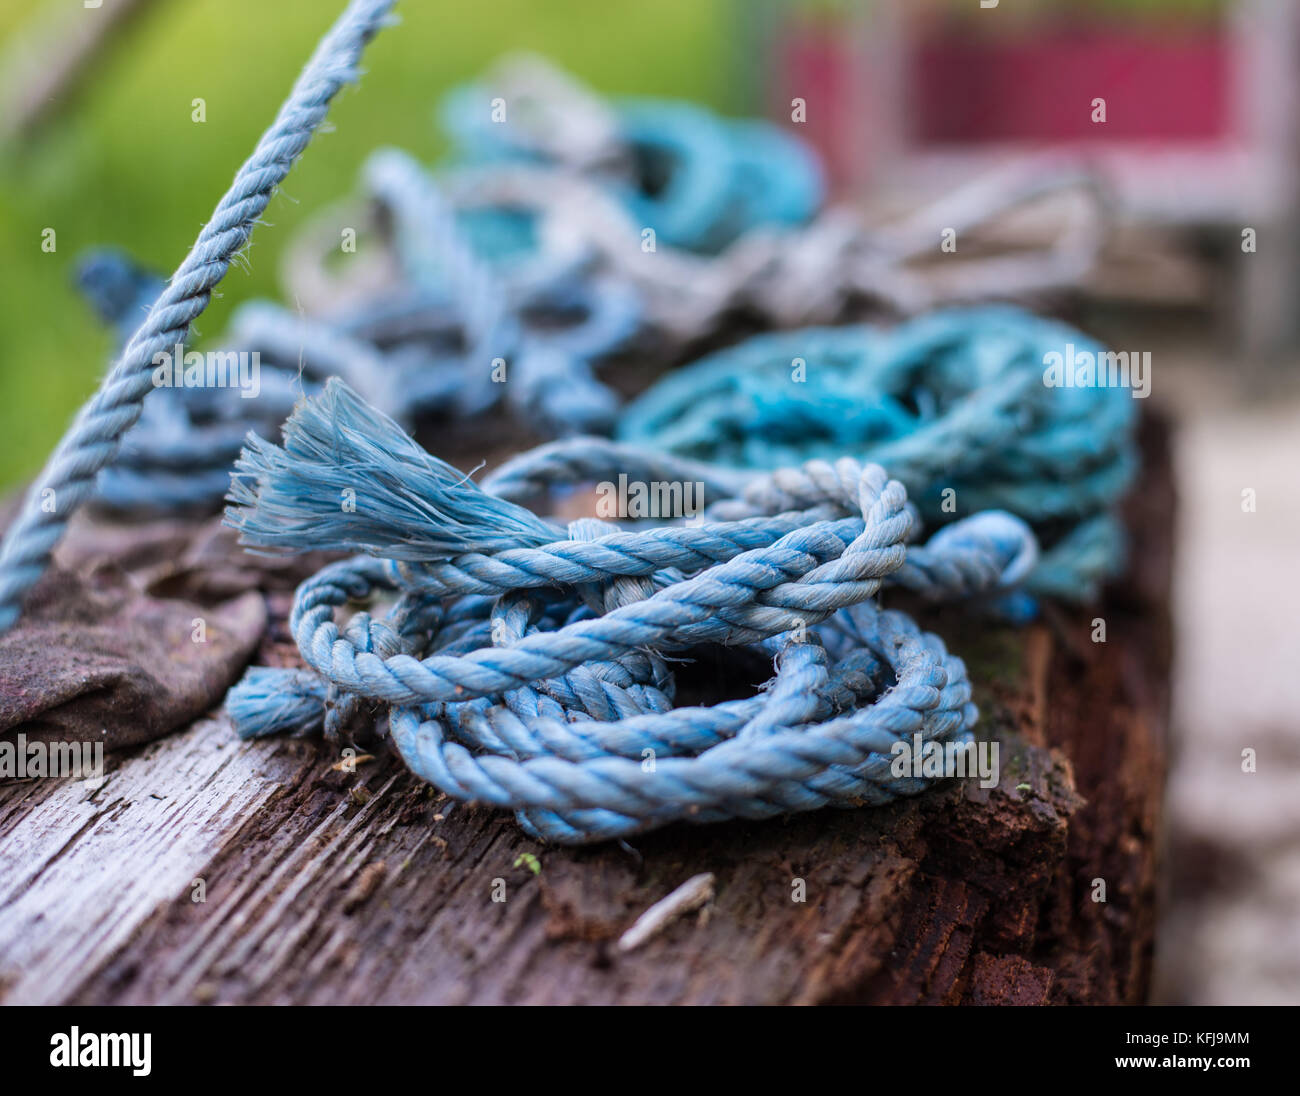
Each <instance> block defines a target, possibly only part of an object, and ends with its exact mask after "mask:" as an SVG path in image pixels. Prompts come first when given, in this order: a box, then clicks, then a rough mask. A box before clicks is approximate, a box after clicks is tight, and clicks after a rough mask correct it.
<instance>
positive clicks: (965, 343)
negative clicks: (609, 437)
mask: <svg viewBox="0 0 1300 1096" xmlns="http://www.w3.org/2000/svg"><path fill="white" fill-rule="evenodd" d="M1070 344H1072V345H1073V346H1074V348H1075V351H1076V352H1077V353H1083V352H1087V353H1091V354H1093V355H1094V356H1095V355H1100V354H1101V353H1102V352H1103V351H1102V347H1100V346H1099V345H1098V344H1097V343H1095V342H1094V341H1093V340H1092V339H1090V338H1089V337H1088V336H1086V335H1084V334H1083V333H1081V332H1079V331H1075V330H1073V329H1072V328H1070V327H1068V326H1066V325H1064V324H1060V323H1056V322H1054V321H1050V320H1045V319H1042V318H1039V317H1037V316H1034V315H1033V314H1031V313H1029V312H1026V311H1023V310H1021V309H1015V308H1011V307H993V308H983V309H953V310H948V311H943V312H937V313H932V314H929V315H926V316H922V317H919V318H917V319H914V320H911V321H909V322H907V323H905V324H902V325H900V326H898V327H896V328H894V329H892V330H884V329H876V328H870V327H842V328H820V329H818V328H812V329H806V330H802V331H794V332H782V333H777V334H771V335H761V336H757V337H755V338H752V339H750V340H748V341H746V342H744V343H741V344H740V345H738V346H735V347H731V348H728V349H726V350H722V351H719V352H717V353H715V354H713V355H710V356H709V357H707V358H705V359H703V360H701V361H698V362H696V363H695V364H694V365H691V366H688V367H686V368H684V369H681V370H678V371H676V372H674V373H671V374H668V375H667V376H665V377H663V378H662V379H661V380H659V381H658V383H656V384H655V385H654V386H652V387H651V388H650V389H649V390H648V391H647V392H645V393H644V394H643V395H642V396H641V397H640V398H638V399H637V400H635V401H633V402H632V403H631V404H629V405H628V406H627V407H626V408H625V409H624V412H623V415H622V417H621V420H620V422H619V425H618V429H617V431H616V436H617V437H618V439H619V440H620V441H623V442H626V443H628V444H629V445H630V446H632V447H635V446H648V445H653V446H655V447H658V448H661V449H663V450H665V451H666V452H668V453H672V454H675V455H678V456H681V457H686V458H691V459H693V460H696V461H703V462H710V463H713V464H718V465H723V466H731V467H734V468H738V469H743V468H771V467H773V466H779V465H784V464H798V463H802V462H804V461H807V460H810V459H827V458H833V457H834V456H837V455H839V454H840V453H845V452H850V453H854V454H856V455H859V456H860V457H861V458H862V459H863V460H866V461H871V462H875V463H878V464H881V465H882V466H884V467H885V468H888V469H889V471H890V474H891V475H893V476H895V477H897V478H898V480H899V481H900V482H902V483H903V484H904V485H905V486H906V487H907V490H908V494H909V497H910V498H911V499H912V500H913V501H914V502H915V503H916V505H917V507H918V509H919V510H920V513H921V516H922V517H923V518H924V519H925V520H926V521H927V522H937V523H942V522H945V521H949V520H951V518H952V515H953V512H954V508H955V512H957V513H962V514H969V513H972V512H975V511H980V510H986V509H1004V510H1008V511H1010V512H1011V513H1013V514H1015V515H1017V516H1018V517H1020V518H1022V519H1024V520H1025V521H1027V522H1029V523H1030V525H1032V526H1033V528H1034V530H1035V532H1036V533H1037V534H1038V536H1039V540H1040V542H1041V543H1042V544H1043V545H1044V549H1045V551H1044V556H1043V558H1042V560H1041V561H1040V563H1039V566H1038V568H1037V570H1036V571H1035V573H1034V574H1033V575H1032V576H1031V577H1030V580H1029V583H1028V589H1029V590H1031V591H1033V592H1035V593H1039V594H1050V595H1053V596H1057V597H1063V598H1066V599H1070V600H1077V599H1080V598H1082V599H1087V598H1090V597H1092V596H1095V594H1096V592H1097V590H1098V587H1099V584H1100V582H1101V580H1103V579H1104V578H1106V577H1107V576H1109V575H1111V574H1114V573H1115V572H1116V571H1117V570H1118V569H1119V567H1120V565H1121V563H1122V560H1123V538H1122V534H1121V530H1120V525H1119V522H1118V521H1117V519H1116V517H1115V515H1114V507H1115V505H1116V503H1117V502H1118V500H1119V498H1120V497H1121V496H1122V495H1123V493H1124V491H1125V490H1126V489H1127V487H1128V485H1129V483H1130V482H1131V480H1132V476H1133V473H1134V471H1135V468H1136V464H1137V456H1136V446H1135V442H1134V436H1133V430H1134V423H1135V420H1136V412H1135V410H1134V406H1133V398H1132V396H1131V394H1130V393H1129V392H1128V391H1127V390H1126V389H1124V388H1104V387H1048V386H1047V385H1046V384H1045V383H1044V378H1043V370H1044V367H1045V355H1047V354H1049V353H1051V352H1060V353H1062V354H1065V353H1066V351H1067V346H1068V345H1070ZM1098 360H1099V359H1098ZM535 459H537V458H535ZM543 459H544V458H543ZM512 474H514V475H526V474H527V471H526V469H521V468H519V467H516V468H515V469H514V470H513V472H512ZM950 492H951V493H950Z"/></svg>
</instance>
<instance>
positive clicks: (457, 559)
mask: <svg viewBox="0 0 1300 1096" xmlns="http://www.w3.org/2000/svg"><path fill="white" fill-rule="evenodd" d="M570 444H571V443H568V442H563V441H562V442H556V443H552V445H551V446H550V447H549V448H550V449H551V450H555V449H557V448H558V449H564V448H566V447H568V446H569V445H570ZM579 444H580V446H581V445H586V446H591V445H593V444H595V445H602V444H603V445H604V446H605V447H606V450H607V452H606V457H607V459H612V458H610V454H611V453H613V451H614V450H613V447H611V446H610V443H600V442H597V441H595V440H594V439H582V440H581V442H580V443H579ZM644 459H645V460H646V461H648V462H651V463H652V464H654V465H655V467H656V468H657V469H658V470H659V471H661V472H673V473H677V474H683V473H689V472H690V471H691V470H692V467H691V466H690V465H689V464H688V463H681V464H678V465H677V466H676V467H674V464H673V461H672V458H665V457H663V456H662V455H656V454H648V455H647V456H646V457H645V458H644ZM502 471H503V473H507V474H506V475H505V476H504V477H503V478H502V480H501V481H500V482H501V483H502V484H503V485H505V492H506V493H509V489H510V485H511V484H512V483H513V484H516V485H517V484H518V483H519V479H518V477H516V476H514V475H513V473H508V472H507V470H506V469H503V470H502ZM561 478H562V477H561ZM533 482H536V480H534V481H533ZM349 489H351V490H352V491H353V492H354V498H353V499H352V500H351V501H352V503H353V505H349V506H346V507H340V505H339V499H340V497H341V496H343V495H344V493H345V492H347V491H348V490H349ZM230 497H231V502H232V505H231V507H230V508H229V510H228V512H227V521H228V523H229V524H231V525H233V526H234V527H235V528H237V529H238V530H239V531H240V533H241V537H242V539H243V541H244V542H245V543H246V544H250V545H253V546H257V547H260V548H262V549H268V550H288V551H307V550H311V549H317V548H329V549H336V550H338V549H342V550H352V551H363V552H365V553H367V555H364V556H361V557H358V558H355V559H352V560H348V561H344V562H342V563H339V564H334V565H331V566H329V567H327V568H325V569H324V570H323V571H321V572H320V573H318V574H317V575H316V576H315V577H314V578H312V579H309V580H308V581H307V582H305V583H304V584H303V585H302V586H301V587H300V588H299V590H298V592H297V595H296V597H295V601H294V608H293V612H292V614H291V617H290V627H291V630H292V631H293V633H294V635H295V638H296V640H297V642H298V646H299V650H300V652H301V653H302V655H303V658H304V660H305V661H306V662H307V664H308V666H309V667H310V668H311V670H313V671H315V674H316V675H318V676H316V677H315V679H313V677H312V676H311V675H309V674H307V673H305V672H303V671H287V670H270V669H265V668H257V669H255V670H253V671H250V673H249V675H248V676H247V677H246V678H245V680H244V681H243V682H241V683H240V684H239V685H238V686H236V688H235V689H233V690H232V691H231V694H230V696H229V698H228V700H227V709H228V711H229V713H230V715H231V717H232V719H233V721H234V723H235V725H236V727H237V729H238V730H239V732H240V734H241V735H244V736H245V737H252V736H257V735H261V734H267V733H276V732H279V731H284V730H296V731H306V730H313V729H319V728H320V727H322V726H323V727H324V728H325V730H326V731H327V733H330V734H334V735H337V734H339V733H341V732H342V731H344V730H345V729H346V728H347V727H348V725H349V722H350V721H351V720H354V719H357V718H360V717H364V716H371V717H373V714H374V711H375V709H376V706H378V709H379V710H381V711H382V710H383V709H385V708H386V709H388V715H389V727H390V730H391V733H392V737H393V741H394V743H395V745H396V746H397V748H398V750H399V751H400V752H401V754H402V756H403V758H404V760H405V761H406V763H407V764H408V766H409V767H410V768H411V769H412V771H413V772H415V773H416V774H417V775H419V776H421V777H422V778H424V779H426V780H429V781H430V782H431V783H433V784H434V785H435V786H437V787H438V788H439V789H441V790H442V791H444V792H446V793H447V794H448V795H451V796H453V797H456V798H458V799H463V800H476V801H481V802H487V803H491V804H493V805H496V806H499V807H506V808H510V809H512V810H514V811H515V812H516V814H517V816H518V818H519V821H520V823H521V824H522V825H523V827H524V828H525V829H526V830H527V831H528V832H529V833H530V834H532V835H534V836H537V837H540V838H544V839H546V840H552V841H558V842H564V843H577V842H584V841H596V840H605V839H608V838H612V837H621V836H626V835H628V834H632V833H636V832H640V831H643V830H646V829H651V828H655V827H657V826H661V825H663V824H665V823H666V822H669V821H672V820H675V819H680V818H686V819H691V820H694V821H715V820H718V819H721V818H728V817H745V818H761V817H766V816H768V815H772V814H776V813H782V812H785V811H791V810H808V809H813V808H815V807H819V806H823V805H827V804H836V805H842V806H844V805H860V804H862V803H879V802H885V801H887V800H889V799H891V798H893V797H894V796H896V795H899V794H910V793H912V792H915V791H919V790H920V789H921V788H922V787H923V786H924V783H925V782H924V781H921V780H919V779H916V778H912V777H906V778H903V779H898V778H895V777H894V776H893V775H892V774H891V773H890V763H891V762H890V757H889V750H890V747H891V746H892V744H893V742H894V741H896V740H897V739H898V738H899V737H900V736H902V737H909V738H910V736H911V735H913V734H919V735H921V737H922V739H923V740H924V741H927V742H929V741H935V742H938V743H942V742H947V741H952V742H954V743H960V742H967V741H970V728H971V726H972V725H973V723H974V720H975V716H976V713H975V709H974V707H973V706H972V705H971V704H970V687H969V683H968V681H967V680H966V676H965V670H964V667H963V665H962V663H961V661H960V660H959V659H956V658H954V657H952V656H950V655H948V654H947V652H946V651H945V650H944V648H943V646H942V643H941V642H940V641H939V640H938V639H937V638H935V637H933V636H929V635H926V634H924V633H922V632H920V631H919V629H917V627H916V625H915V624H913V623H912V622H911V621H910V620H909V619H908V618H906V617H905V616H903V615H902V614H899V613H896V612H882V611H881V610H879V609H877V608H876V607H875V606H874V605H873V604H871V599H872V598H874V597H875V595H876V594H877V593H878V592H879V590H880V589H881V587H882V585H883V584H884V583H885V582H889V583H891V584H893V585H898V586H902V587H906V588H908V589H911V590H913V591H915V592H917V593H919V594H921V595H922V596H925V597H927V598H931V599H935V600H952V599H975V600H988V599H997V598H1000V597H1002V596H1005V595H1006V594H1007V593H1008V592H1009V591H1013V590H1014V589H1015V588H1016V586H1017V585H1018V584H1019V583H1020V581H1021V580H1022V579H1023V577H1024V576H1025V575H1026V574H1027V573H1028V571H1029V569H1030V568H1031V567H1032V566H1033V562H1034V558H1035V555H1036V545H1035V542H1034V538H1033V535H1032V533H1031V532H1030V531H1029V529H1028V527H1027V526H1026V525H1025V524H1024V523H1023V522H1021V521H1019V520H1018V519H1016V518H1013V517H1011V516H1010V515H1008V514H1004V513H997V512H987V513H983V514H979V515H975V516H973V517H971V518H968V519H965V520H964V521H962V522H957V523H955V524H954V525H952V526H949V527H947V528H946V529H944V530H941V531H940V533H939V534H938V535H936V536H935V537H933V538H931V540H930V541H929V543H927V544H925V545H910V546H909V545H908V544H907V538H908V536H909V531H910V530H911V529H912V526H913V517H912V514H911V512H910V511H909V509H908V507H907V503H906V492H905V490H904V489H903V487H902V486H901V485H900V484H898V483H897V482H895V481H892V480H889V479H888V477H887V476H886V475H885V473H884V471H883V470H882V469H881V468H879V467H878V466H875V465H863V464H859V463H858V462H856V461H853V460H849V459H841V460H839V461H836V462H834V463H828V462H824V461H813V462H809V463H807V464H806V465H804V466H803V467H802V468H798V469H786V470H781V471H779V472H777V473H774V474H771V475H760V476H756V477H751V479H750V481H749V482H748V483H747V484H746V486H745V487H744V489H743V490H741V491H739V492H738V493H734V494H732V495H731V496H730V497H722V498H719V499H718V500H716V501H715V502H714V503H712V504H711V505H710V506H708V507H707V508H706V509H705V510H704V511H703V513H702V514H701V516H700V518H701V520H700V521H699V522H698V523H696V522H692V523H688V524H661V525H655V526H653V527H651V528H648V529H641V528H637V529H634V530H621V529H619V528H618V527H617V526H614V525H611V524H609V523H606V522H601V521H596V520H595V519H583V520H581V521H578V522H574V523H571V524H570V525H569V526H568V528H567V533H566V530H565V529H564V528H561V527H559V526H556V525H554V524H552V523H551V522H549V521H547V520H544V519H542V518H540V517H538V516H536V515H535V514H533V513H532V512H531V511H529V510H527V509H525V508H524V507H522V506H519V505H517V504H515V503H513V502H511V501H509V500H508V499H506V498H504V497H502V496H501V495H497V494H490V493H488V491H486V490H483V489H480V488H479V487H477V486H476V485H475V484H473V483H472V482H471V481H469V480H468V479H467V478H466V477H464V476H463V475H461V474H460V473H458V472H456V471H455V470H454V469H452V468H450V467H449V466H447V465H446V464H444V463H443V462H441V461H439V460H437V458H435V457H432V456H430V455H429V454H427V453H425V452H424V451H423V450H422V449H420V448H419V446H417V445H416V444H415V443H414V442H413V441H412V440H411V439H410V438H409V437H407V436H406V435H405V434H404V433H403V432H402V431H401V428H400V427H399V426H398V425H397V424H396V423H394V422H393V421H392V420H391V419H387V418H386V417H385V416H383V415H382V414H381V413H380V412H378V411H377V410H375V409H374V408H371V407H369V406H368V405H366V404H365V403H364V401H362V400H361V399H360V398H359V397H358V396H357V395H356V394H355V393H353V392H352V391H351V390H350V389H348V388H347V386H346V385H344V384H342V383H341V382H338V381H330V382H329V383H328V384H327V385H326V388H325V390H324V392H323V393H322V394H321V395H320V396H318V397H314V398H312V399H309V400H307V401H306V402H305V403H303V404H302V405H300V406H299V408H298V409H297V410H296V411H295V413H294V416H293V417H292V418H291V419H290V421H289V422H288V423H286V425H285V428H284V446H283V448H282V447H280V446H276V445H273V444H271V443H269V442H266V441H264V440H262V439H250V443H249V447H248V448H247V449H246V451H245V453H244V455H243V456H242V457H241V459H240V462H239V465H238V468H237V471H236V474H235V476H234V478H233V480H232V491H231V496H230ZM788 503H793V504H794V508H786V504H788ZM381 597H382V598H387V599H394V600H392V601H391V605H390V607H389V609H388V611H387V613H386V615H384V616H382V617H379V618H376V617H373V616H372V615H371V614H370V612H369V611H368V610H367V611H362V612H360V613H357V614H355V615H354V616H353V617H352V618H351V619H350V620H349V621H348V622H347V623H346V624H344V625H343V626H342V627H340V626H339V625H338V624H337V623H336V622H335V619H334V616H335V612H336V610H338V609H340V608H342V607H344V606H345V605H347V604H348V603H349V602H354V601H362V602H368V601H372V600H376V599H379V598H381ZM701 645H705V646H712V645H721V646H725V647H727V648H728V649H733V648H735V647H745V648H748V649H750V650H752V652H754V653H755V654H757V655H760V656H763V657H766V658H775V659H776V665H777V671H776V675H775V677H774V678H773V679H772V680H771V681H770V682H769V683H768V684H767V685H766V686H764V687H763V691H762V692H761V693H760V695H759V696H756V697H753V698H750V699H747V700H739V701H726V702H723V703H721V704H718V705H715V706H713V707H711V708H700V707H688V708H673V707H672V698H673V693H674V683H673V673H672V670H671V662H672V660H674V659H680V658H681V657H684V656H686V655H688V653H689V652H691V651H692V650H693V649H694V648H697V647H699V646H701ZM733 657H734V655H733ZM647 751H649V752H647ZM648 759H653V764H652V765H650V766H649V767H648V768H647V767H646V762H647V760H648Z"/></svg>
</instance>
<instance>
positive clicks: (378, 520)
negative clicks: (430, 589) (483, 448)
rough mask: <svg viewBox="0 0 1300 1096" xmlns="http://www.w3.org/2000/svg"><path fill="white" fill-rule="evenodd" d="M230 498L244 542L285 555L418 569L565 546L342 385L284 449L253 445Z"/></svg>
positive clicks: (331, 387) (301, 418)
mask: <svg viewBox="0 0 1300 1096" xmlns="http://www.w3.org/2000/svg"><path fill="white" fill-rule="evenodd" d="M226 497H227V499H228V501H229V502H230V503H231V505H230V506H229V507H227V509H226V517H225V523H226V524H227V525H229V526H231V527H232V528H234V529H236V530H238V532H239V534H240V538H241V541H242V543H244V544H246V545H249V546H252V547H258V548H266V549H273V550H279V551H285V552H306V551H312V550H317V549H320V550H339V551H349V552H367V553H370V554H372V555H376V556H381V557H383V558H385V559H398V560H406V561H421V560H435V559H449V558H452V557H454V556H458V555H463V554H465V553H467V552H486V553H491V552H498V551H502V550H504V549H506V548H516V547H521V546H524V547H536V546H538V545H541V544H545V543H547V542H548V541H551V540H555V539H559V538H561V537H563V533H562V532H561V531H560V530H558V529H557V528H555V527H554V526H552V525H550V524H549V523H547V522H545V521H543V520H542V519H541V518H539V517H537V516H536V515H534V514H533V513H531V512H530V511H528V510H525V509H524V508H523V507H522V506H516V505H515V504H514V503H511V502H506V501H504V500H503V499H498V498H494V497H493V496H491V495H489V494H486V493H485V492H484V491H483V490H481V489H480V488H479V487H478V485H477V484H475V483H473V482H472V481H471V480H470V479H469V477H468V476H466V475H465V474H463V473H462V472H459V471H457V470H456V469H455V468H453V467H451V465H449V464H447V463H445V462H444V461H441V460H439V459H438V458H437V457H434V456H431V455H430V454H428V453H426V452H425V451H424V450H423V449H421V448H420V447H419V446H418V445H417V444H416V443H415V442H414V441H413V440H412V439H411V438H410V437H409V436H408V435H407V434H406V432H405V431H404V430H403V429H402V428H401V427H400V426H399V425H398V424H397V423H396V422H394V421H393V420H392V419H390V418H389V417H388V416H387V415H385V414H383V413H382V412H380V411H377V410H376V409H375V408H373V407H371V406H370V405H369V404H368V403H366V402H365V400H363V399H362V398H361V397H360V396H358V395H357V394H356V393H355V392H354V391H352V389H351V388H349V387H348V386H347V385H346V384H344V383H343V382H342V381H340V380H338V379H337V378H332V379H331V380H330V381H329V382H328V383H327V384H326V385H325V389H324V391H323V392H321V393H320V394H319V395H316V396H312V397H309V398H308V399H306V400H303V401H302V402H300V403H299V405H298V406H297V407H296V408H295V409H294V412H293V415H292V416H290V418H289V420H288V422H286V423H285V425H284V446H283V447H280V446H277V445H275V444H273V443H272V442H268V441H266V440H265V439H263V438H259V437H257V436H256V435H253V434H250V435H249V437H248V441H247V443H246V446H245V448H244V451H243V452H242V453H241V454H240V457H239V460H238V461H237V462H236V464H235V470H234V472H233V473H232V474H231V488H230V493H229V495H227V496H226Z"/></svg>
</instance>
